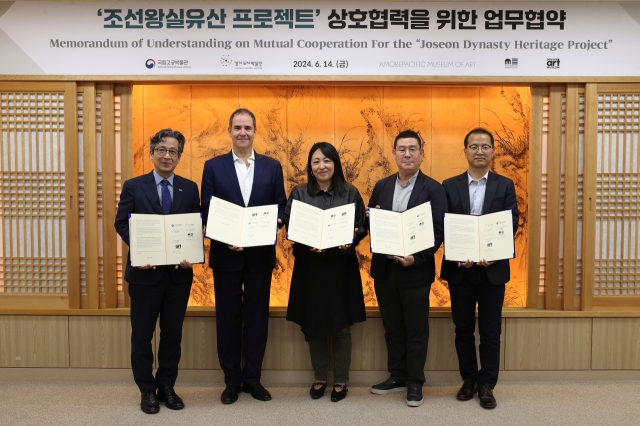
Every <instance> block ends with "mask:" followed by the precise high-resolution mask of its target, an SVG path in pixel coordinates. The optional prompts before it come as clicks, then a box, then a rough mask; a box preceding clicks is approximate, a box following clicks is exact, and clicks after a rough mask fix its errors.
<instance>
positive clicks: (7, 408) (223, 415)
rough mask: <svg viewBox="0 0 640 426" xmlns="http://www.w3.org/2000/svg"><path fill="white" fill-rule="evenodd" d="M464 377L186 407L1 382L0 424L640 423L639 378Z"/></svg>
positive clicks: (81, 386) (118, 391)
mask: <svg viewBox="0 0 640 426" xmlns="http://www.w3.org/2000/svg"><path fill="white" fill-rule="evenodd" d="M457 386H458V384H457V383H456V384H454V383H449V384H446V385H441V386H429V387H425V388H424V391H425V403H424V404H423V405H422V406H421V407H417V408H409V407H407V406H406V405H405V402H404V394H402V393H398V394H392V395H373V394H371V393H369V388H368V387H365V386H360V387H355V386H354V387H352V388H350V390H349V394H348V396H347V398H346V399H345V400H343V401H341V402H338V403H332V402H331V401H330V399H329V397H328V394H325V397H324V398H322V399H320V400H317V401H313V400H311V398H310V397H309V394H308V388H307V387H302V386H301V387H275V386H268V389H269V390H270V391H271V394H272V395H273V401H270V402H260V401H256V400H254V399H252V398H251V396H250V395H249V394H241V396H240V399H239V400H238V402H236V403H235V404H233V405H228V406H223V405H222V404H221V403H220V393H221V391H222V388H220V387H206V386H202V385H188V384H182V385H180V386H178V387H176V391H177V392H178V394H179V395H180V396H181V397H182V398H183V399H184V401H185V404H186V408H185V409H184V410H181V411H172V410H169V409H167V408H165V407H164V405H162V404H161V409H160V413H158V414H154V415H147V414H144V413H142V412H141V411H140V409H139V402H140V397H139V393H138V391H137V388H136V387H135V385H134V384H133V383H115V384H114V383H106V384H101V383H70V382H64V383H63V382H47V383H36V382H0V390H1V391H2V392H1V395H0V424H1V425H12V426H13V425H156V424H158V425H328V424H331V425H473V426H476V425H607V426H608V425H640V398H639V395H640V381H616V382H609V381H605V382H603V381H598V382H551V383H549V382H544V383H543V382H526V383H524V382H515V383H514V382H510V383H505V384H499V385H498V387H497V388H496V390H495V396H496V399H497V400H498V407H497V408H496V409H494V410H484V409H482V408H481V407H480V406H479V405H478V402H477V398H476V399H474V400H472V401H466V402H460V401H457V400H456V399H455V397H454V395H455V392H456V391H457Z"/></svg>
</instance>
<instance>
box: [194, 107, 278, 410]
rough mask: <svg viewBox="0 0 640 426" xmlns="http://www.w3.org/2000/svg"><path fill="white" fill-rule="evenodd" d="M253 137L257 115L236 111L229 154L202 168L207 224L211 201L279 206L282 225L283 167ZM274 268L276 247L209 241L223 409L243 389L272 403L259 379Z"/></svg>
mask: <svg viewBox="0 0 640 426" xmlns="http://www.w3.org/2000/svg"><path fill="white" fill-rule="evenodd" d="M255 136H256V118H255V116H254V115H253V113H252V112H251V111H249V110H248V109H244V108H241V109H238V110H236V111H234V112H233V114H231V117H230V118H229V137H230V138H231V141H232V144H233V147H232V149H231V152H229V153H228V154H224V155H220V156H218V157H215V158H212V159H210V160H208V161H207V162H206V163H205V164H204V170H203V172H202V185H201V190H202V211H203V219H204V221H205V225H207V223H206V221H207V218H208V215H209V205H210V203H211V197H212V196H215V197H217V198H221V199H223V200H225V201H228V202H230V203H234V204H236V205H239V206H241V207H254V206H264V205H270V204H277V205H278V218H279V219H278V223H279V224H280V225H281V224H282V223H283V222H282V220H283V219H284V206H285V204H286V202H287V197H286V195H285V192H284V179H283V175H282V166H281V165H280V163H279V162H278V161H276V160H274V159H273V158H270V157H267V156H265V155H260V154H257V153H256V152H255V151H254V150H253V140H254V138H255ZM213 225H214V224H208V226H213ZM274 231H275V230H274ZM275 264H276V248H275V245H270V246H261V247H246V248H241V247H235V246H229V245H227V244H224V243H221V242H219V241H215V240H211V250H210V254H209V266H210V267H211V268H212V269H213V280H214V292H215V297H216V330H217V333H218V359H219V361H220V366H221V367H222V370H223V371H224V380H225V384H226V385H227V386H226V388H225V390H224V391H223V392H222V395H221V398H220V399H221V401H222V403H223V404H233V403H234V402H236V401H237V400H238V394H239V392H240V391H241V390H242V391H244V392H247V393H250V394H251V395H252V396H253V397H254V398H255V399H258V400H260V401H269V400H271V394H270V393H269V392H268V391H267V390H266V389H265V388H264V387H263V386H262V385H261V384H260V376H261V372H262V360H263V358H264V351H265V348H266V346H267V333H268V325H269V297H270V294H271V274H272V272H273V268H274V267H275Z"/></svg>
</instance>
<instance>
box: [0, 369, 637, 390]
mask: <svg viewBox="0 0 640 426" xmlns="http://www.w3.org/2000/svg"><path fill="white" fill-rule="evenodd" d="M349 375H350V384H351V385H352V386H370V385H372V384H374V383H378V382H380V381H383V380H385V379H386V378H387V377H388V376H389V373H388V372H387V371H351V372H350V373H349ZM425 376H426V379H427V382H426V385H427V386H438V385H443V384H452V383H458V382H460V380H461V379H460V374H459V373H458V372H457V371H425ZM618 380H640V370H574V371H569V370H561V371H549V370H545V371H501V372H500V383H502V384H505V383H509V382H560V381H618ZM12 381H29V382H104V383H122V382H131V383H133V376H132V374H131V370H129V369H100V368H0V382H12ZM312 381H313V372H312V371H306V370H263V371H262V383H264V384H265V385H269V386H296V385H301V386H302V385H304V386H307V385H308V384H309V383H311V382H312ZM329 381H332V373H331V372H330V373H329ZM178 383H179V384H181V385H182V386H188V385H204V386H224V375H223V373H222V371H221V370H184V369H183V370H180V375H179V377H178Z"/></svg>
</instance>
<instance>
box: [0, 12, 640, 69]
mask: <svg viewBox="0 0 640 426" xmlns="http://www.w3.org/2000/svg"><path fill="white" fill-rule="evenodd" d="M638 40H640V3H608V2H607V3H596V2H584V3H579V2H571V3H562V2H538V3H535V2H531V3H529V2H528V3H489V2H487V3H481V2H469V3H464V2H447V3H445V2H440V3H436V2H406V3H400V2H393V3H383V2H337V1H334V2H330V1H327V2H325V1H318V2H313V1H309V2H292V1H291V2H279V1H273V2H269V1H261V2H218V1H216V2H213V1H212V2H182V1H180V2H126V1H123V2H83V3H71V2H32V1H25V2H1V3H0V52H2V54H3V55H2V60H1V61H0V74H4V75H136V76H140V75H150V76H152V75H247V76H250V75H273V76H290V75H301V76H315V75H345V76H350V75H361V76H383V75H384V76H388V75H391V76H393V75H398V76H496V77H500V76H531V77H558V76H585V77H587V76H636V77H637V76H639V75H640V43H638Z"/></svg>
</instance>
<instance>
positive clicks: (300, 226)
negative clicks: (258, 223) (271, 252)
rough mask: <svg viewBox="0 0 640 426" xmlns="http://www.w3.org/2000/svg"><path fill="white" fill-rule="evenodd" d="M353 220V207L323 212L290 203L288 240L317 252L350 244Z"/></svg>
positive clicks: (298, 203)
mask: <svg viewBox="0 0 640 426" xmlns="http://www.w3.org/2000/svg"><path fill="white" fill-rule="evenodd" d="M355 218H356V205H355V203H351V204H345V205H343V206H339V207H334V208H332V209H328V210H322V209H319V208H317V207H314V206H311V205H309V204H305V203H303V202H302V201H298V200H293V201H292V203H291V214H290V215H289V226H288V229H287V239H288V240H291V241H295V242H296V243H300V244H304V245H306V246H309V247H313V248H317V249H319V250H325V249H328V248H331V247H338V246H343V245H346V244H353V231H354V226H355Z"/></svg>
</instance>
